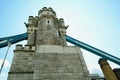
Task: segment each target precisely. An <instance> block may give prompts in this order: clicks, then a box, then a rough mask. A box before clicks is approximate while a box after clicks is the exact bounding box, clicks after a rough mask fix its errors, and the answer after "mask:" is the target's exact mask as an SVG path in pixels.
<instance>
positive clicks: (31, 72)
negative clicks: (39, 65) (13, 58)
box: [8, 71, 34, 74]
mask: <svg viewBox="0 0 120 80" xmlns="http://www.w3.org/2000/svg"><path fill="white" fill-rule="evenodd" d="M33 73H34V72H33V71H29V72H8V74H33Z"/></svg>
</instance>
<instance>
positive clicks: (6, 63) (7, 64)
mask: <svg viewBox="0 0 120 80" xmlns="http://www.w3.org/2000/svg"><path fill="white" fill-rule="evenodd" d="M2 63H3V59H0V66H1V65H2ZM8 67H10V63H9V61H7V60H5V63H4V68H8Z"/></svg>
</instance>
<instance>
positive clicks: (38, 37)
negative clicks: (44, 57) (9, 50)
mask: <svg viewBox="0 0 120 80" xmlns="http://www.w3.org/2000/svg"><path fill="white" fill-rule="evenodd" d="M25 25H26V27H27V33H28V41H27V44H28V45H60V46H66V45H67V42H66V38H65V36H66V29H67V26H65V23H64V19H63V18H60V19H58V18H57V17H56V13H55V11H53V9H52V8H47V7H44V8H42V9H41V10H40V11H39V12H38V16H36V17H33V16H29V19H28V23H25Z"/></svg>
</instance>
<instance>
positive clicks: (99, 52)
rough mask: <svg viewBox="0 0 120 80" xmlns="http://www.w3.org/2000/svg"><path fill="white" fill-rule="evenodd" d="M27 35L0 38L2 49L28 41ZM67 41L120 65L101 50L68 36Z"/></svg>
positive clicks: (116, 58) (118, 61) (117, 59)
mask: <svg viewBox="0 0 120 80" xmlns="http://www.w3.org/2000/svg"><path fill="white" fill-rule="evenodd" d="M27 37H28V35H27V33H23V34H19V35H15V36H10V37H5V38H0V48H3V47H6V46H7V45H8V42H10V43H11V44H15V43H17V42H20V41H23V40H27ZM66 40H67V41H68V42H70V43H72V44H74V45H76V46H78V47H80V48H83V49H85V50H87V51H89V52H91V53H93V54H95V55H98V56H100V57H102V58H104V59H106V60H110V61H112V62H114V63H116V64H118V65H120V58H118V57H115V56H113V55H111V54H109V53H107V52H104V51H102V50H100V49H97V48H95V47H92V46H90V45H88V44H86V43H83V42H81V41H79V40H77V39H74V38H72V37H70V36H68V35H66Z"/></svg>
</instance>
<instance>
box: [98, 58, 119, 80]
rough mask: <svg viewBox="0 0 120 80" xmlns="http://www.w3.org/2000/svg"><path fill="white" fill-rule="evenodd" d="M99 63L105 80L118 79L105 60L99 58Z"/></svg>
mask: <svg viewBox="0 0 120 80" xmlns="http://www.w3.org/2000/svg"><path fill="white" fill-rule="evenodd" d="M99 65H100V67H101V69H102V71H103V74H104V76H105V79H106V80H118V79H117V77H116V75H115V74H114V72H113V70H112V68H111V67H110V65H109V63H108V62H107V60H105V59H103V58H100V59H99Z"/></svg>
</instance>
